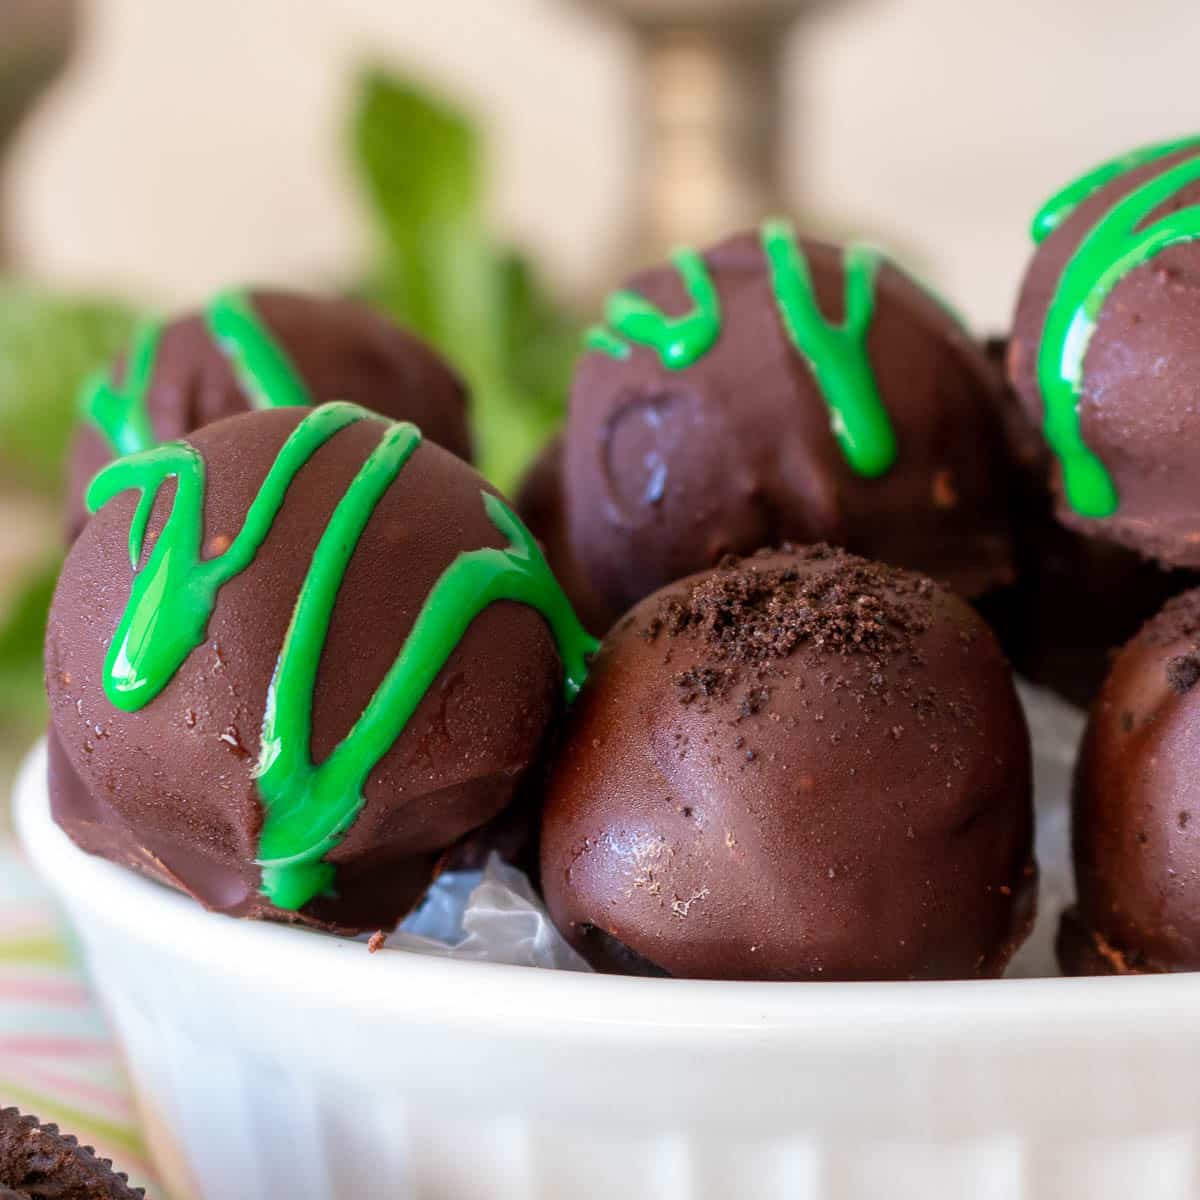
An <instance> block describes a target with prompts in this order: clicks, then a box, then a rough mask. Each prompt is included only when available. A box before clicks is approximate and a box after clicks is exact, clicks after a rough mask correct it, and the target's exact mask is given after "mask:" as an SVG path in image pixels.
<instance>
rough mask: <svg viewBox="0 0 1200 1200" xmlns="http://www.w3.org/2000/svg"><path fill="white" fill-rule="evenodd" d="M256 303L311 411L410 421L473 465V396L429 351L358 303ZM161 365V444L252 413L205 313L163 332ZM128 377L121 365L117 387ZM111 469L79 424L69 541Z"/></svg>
mask: <svg viewBox="0 0 1200 1200" xmlns="http://www.w3.org/2000/svg"><path fill="white" fill-rule="evenodd" d="M251 300H252V302H253V304H254V307H255V309H256V311H257V312H258V315H259V316H260V317H261V318H262V321H263V324H264V325H265V326H266V327H267V329H268V330H269V331H270V332H271V334H272V335H273V337H274V338H275V339H276V340H277V341H278V343H279V345H280V347H281V348H282V349H283V350H284V352H285V353H286V354H287V356H288V358H289V359H290V360H291V362H292V363H293V365H294V366H295V368H296V370H297V371H298V372H299V374H300V377H301V378H302V379H303V380H304V382H305V383H306V384H307V385H308V388H309V391H310V393H311V395H312V401H313V403H314V404H325V403H326V402H328V401H331V400H345V401H348V402H349V403H351V404H360V405H362V407H363V408H369V409H371V410H372V411H373V412H377V413H380V414H381V415H382V416H385V417H388V418H390V419H391V420H393V421H412V422H413V423H414V424H415V425H417V426H418V427H419V428H420V429H421V431H422V433H424V434H425V436H426V437H427V438H429V439H430V440H431V441H434V442H437V443H438V445H439V446H444V447H445V448H446V449H447V450H449V451H451V452H452V453H454V454H457V455H458V456H459V457H460V458H465V459H467V460H468V461H469V460H470V457H471V438H470V434H469V432H468V428H467V410H466V404H467V395H466V389H465V387H464V386H463V383H462V381H461V380H460V379H459V377H458V375H457V374H455V372H454V371H453V370H452V369H451V367H450V366H449V365H448V364H447V363H446V362H445V361H444V360H443V359H442V358H441V357H440V356H439V355H438V354H436V353H435V352H434V351H433V350H431V349H430V348H429V347H428V346H426V345H425V343H424V342H422V341H420V340H419V339H417V338H415V337H414V336H413V335H412V334H410V333H407V332H405V331H404V330H403V329H400V328H399V327H398V326H396V325H394V324H392V322H391V321H389V320H388V319H387V318H386V317H384V316H382V315H380V314H379V313H377V312H375V311H374V310H372V309H370V308H368V307H366V306H365V305H363V304H359V303H357V302H355V301H353V300H342V299H328V298H324V297H321V298H318V297H315V296H306V295H300V294H297V293H293V292H276V291H255V292H253V293H251ZM155 363H156V365H155V370H154V375H153V377H152V379H151V383H150V389H149V391H148V393H147V396H146V407H147V410H148V412H149V415H150V423H151V426H152V427H153V429H154V433H155V435H156V437H157V438H158V440H159V441H171V440H173V439H175V438H181V437H185V436H186V435H187V434H189V433H192V432H194V431H195V430H197V429H200V428H202V427H203V426H205V425H209V424H211V423H212V422H213V421H219V420H221V419H222V418H224V417H231V416H234V415H235V414H237V413H241V412H245V411H246V410H247V409H248V408H249V407H250V401H249V399H248V398H247V396H246V393H245V392H244V391H243V390H242V387H241V385H240V384H239V383H238V381H237V378H236V377H235V375H234V372H233V368H232V366H231V365H230V361H229V358H228V357H227V356H226V355H225V354H224V353H223V352H222V350H221V348H220V347H219V346H218V345H217V343H216V342H215V341H214V340H213V338H212V335H211V334H210V333H209V330H208V325H207V324H206V322H205V319H204V316H203V315H202V314H201V313H191V314H189V315H187V316H183V317H180V318H178V319H177V320H175V321H172V322H171V323H170V324H169V325H168V326H167V327H166V329H165V330H164V331H163V334H162V339H161V341H160V343H159V349H158V356H157V358H156V360H155ZM123 371H124V366H123V364H121V363H118V366H117V372H118V378H121V376H122V374H123ZM111 459H112V447H111V446H110V445H109V444H108V442H107V440H106V439H105V438H104V437H103V435H102V434H101V433H100V432H99V431H98V430H97V429H95V427H93V426H92V425H91V424H89V423H86V422H84V423H81V424H80V426H79V431H78V433H77V434H76V437H75V442H74V445H73V446H72V449H71V461H70V466H69V473H68V497H67V526H68V535H69V536H70V537H71V538H72V539H73V538H75V537H76V536H78V533H79V530H80V529H81V528H82V527H83V525H84V523H85V522H86V521H87V508H86V506H85V504H84V494H85V493H86V491H87V486H88V484H89V483H90V482H91V480H92V478H93V476H94V475H95V474H96V472H97V471H99V470H100V468H101V467H103V466H104V465H105V463H107V462H109V461H110V460H111Z"/></svg>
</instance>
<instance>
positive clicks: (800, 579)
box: [542, 546, 1036, 979]
mask: <svg viewBox="0 0 1200 1200" xmlns="http://www.w3.org/2000/svg"><path fill="white" fill-rule="evenodd" d="M1032 832H1033V819H1032V808H1031V777H1030V754H1029V739H1028V733H1027V731H1026V728H1025V722H1024V717H1023V715H1022V713H1021V709H1020V706H1019V704H1018V701H1017V698H1016V694H1015V692H1014V690H1013V684H1012V677H1011V673H1010V671H1009V668H1008V664H1007V663H1006V661H1005V660H1004V657H1003V655H1002V654H1001V653H1000V651H999V649H998V647H997V645H996V642H995V640H994V638H993V637H992V635H991V633H990V631H989V630H988V629H987V627H986V626H985V625H984V624H983V622H982V621H981V620H980V619H979V618H978V617H977V616H976V614H975V613H974V612H973V611H972V610H971V609H970V607H969V606H967V605H966V604H965V603H964V602H963V601H961V600H959V599H958V598H957V597H955V596H954V595H953V594H951V593H950V592H949V591H947V590H945V589H944V588H942V587H941V586H939V585H937V584H935V583H933V582H932V581H931V580H929V579H927V578H924V577H922V576H919V575H916V574H913V573H911V572H908V571H903V570H899V569H896V568H891V567H886V566H883V565H881V564H879V563H873V562H870V561H868V560H865V559H862V558H858V557H856V556H854V555H851V554H847V553H845V552H843V551H840V550H835V549H831V548H829V547H825V546H817V547H811V548H808V549H803V550H796V549H792V548H787V547H785V548H784V549H782V550H779V551H774V552H762V553H760V554H757V555H755V556H753V557H750V558H745V559H735V558H728V559H726V560H724V561H723V562H722V563H721V564H720V565H719V566H718V567H717V568H716V569H715V570H712V571H708V572H704V573H702V574H699V575H693V576H691V577H689V578H687V579H685V580H683V581H681V582H679V583H677V584H674V585H671V586H669V587H667V588H665V589H663V590H662V591H660V592H658V593H656V594H654V595H653V596H650V597H648V598H647V599H646V600H644V601H643V602H642V603H641V604H639V605H638V606H637V607H636V608H634V609H633V611H632V612H631V613H629V614H628V616H627V617H625V618H624V619H623V620H622V621H621V622H619V623H618V624H617V626H616V628H615V629H614V630H613V631H612V632H611V633H610V634H609V636H608V638H607V639H606V641H605V643H604V644H603V647H602V649H601V651H600V654H599V655H598V657H597V659H596V662H595V664H594V669H593V673H592V677H591V679H590V681H589V683H588V685H587V687H586V688H585V689H584V691H583V694H582V696H581V697H580V700H579V703H578V704H577V706H576V708H575V710H574V712H573V713H572V715H571V717H570V720H569V723H568V728H567V732H566V735H565V737H564V740H563V744H562V747H561V749H560V750H559V752H558V755H557V757H556V759H555V762H554V764H553V766H552V769H551V772H550V779H549V785H548V789H547V799H546V807H545V812H544V824H543V835H542V877H543V887H544V889H545V893H546V899H547V903H548V906H549V908H550V912H551V915H552V916H553V917H554V919H555V921H556V923H557V924H558V926H559V928H560V929H562V930H563V932H564V933H565V934H566V936H567V937H568V938H570V940H571V941H572V942H573V944H574V945H575V946H576V947H577V948H579V949H580V950H581V951H582V952H583V953H584V954H585V955H587V956H588V957H589V958H590V959H591V961H592V962H593V963H594V964H595V965H597V966H599V967H601V968H605V969H612V970H630V969H639V970H643V971H647V972H653V973H661V974H668V975H675V976H687V977H694V978H729V979H905V978H954V977H964V978H966V977H979V976H995V975H999V974H1000V973H1002V971H1003V970H1004V967H1005V965H1006V964H1007V962H1008V960H1009V958H1010V957H1011V955H1012V953H1013V952H1014V951H1015V949H1016V948H1017V946H1018V945H1020V943H1021V941H1022V940H1023V938H1024V936H1025V934H1026V933H1027V931H1028V928H1029V924H1030V921H1031V919H1032V914H1033V905H1034V891H1035V885H1036V870H1035V867H1034V864H1033V858H1032Z"/></svg>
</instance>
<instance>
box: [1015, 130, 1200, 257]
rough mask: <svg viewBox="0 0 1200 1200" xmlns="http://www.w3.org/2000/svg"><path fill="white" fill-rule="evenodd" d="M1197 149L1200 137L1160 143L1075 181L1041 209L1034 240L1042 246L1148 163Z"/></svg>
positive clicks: (1192, 136) (1136, 151)
mask: <svg viewBox="0 0 1200 1200" xmlns="http://www.w3.org/2000/svg"><path fill="white" fill-rule="evenodd" d="M1193 146H1200V137H1197V136H1196V135H1195V134H1191V135H1190V136H1188V137H1183V138H1175V139H1174V140H1172V141H1169V142H1158V143H1156V144H1155V145H1153V146H1143V147H1141V148H1140V149H1138V150H1131V151H1129V153H1127V154H1121V155H1118V156H1117V157H1116V158H1110V159H1109V160H1108V161H1107V162H1104V163H1101V164H1100V165H1099V166H1098V167H1093V168H1092V170H1090V171H1088V172H1087V173H1086V174H1084V175H1081V176H1080V177H1079V178H1078V179H1073V180H1072V181H1071V182H1070V183H1068V184H1067V186H1066V187H1065V188H1063V189H1062V190H1061V191H1058V192H1055V193H1054V195H1053V196H1051V197H1050V199H1049V200H1047V201H1046V203H1045V204H1043V205H1042V207H1041V208H1040V209H1038V212H1037V215H1036V216H1035V217H1034V218H1033V230H1032V233H1033V240H1034V241H1035V242H1037V243H1039V244H1040V243H1041V242H1044V241H1045V240H1046V239H1047V238H1048V237H1049V236H1050V235H1051V234H1052V233H1053V232H1054V231H1055V230H1056V229H1057V228H1058V227H1059V226H1060V225H1061V224H1062V223H1063V222H1064V221H1065V220H1067V218H1068V217H1070V215H1071V214H1072V213H1073V212H1074V211H1075V210H1076V209H1077V208H1078V207H1079V206H1080V205H1081V204H1082V203H1083V202H1084V201H1085V200H1087V199H1088V198H1089V197H1090V196H1094V195H1095V194H1096V193H1097V192H1098V191H1100V189H1101V188H1103V187H1107V186H1108V185H1109V184H1110V183H1112V181H1113V180H1114V179H1119V178H1120V177H1121V176H1122V175H1126V174H1128V173H1129V172H1130V171H1133V170H1135V169H1136V168H1138V167H1142V166H1145V165H1146V164H1147V163H1151V162H1157V161H1158V159H1160V158H1166V157H1167V156H1168V155H1171V154H1177V153H1178V152H1179V151H1181V150H1189V149H1191V148H1192V147H1193Z"/></svg>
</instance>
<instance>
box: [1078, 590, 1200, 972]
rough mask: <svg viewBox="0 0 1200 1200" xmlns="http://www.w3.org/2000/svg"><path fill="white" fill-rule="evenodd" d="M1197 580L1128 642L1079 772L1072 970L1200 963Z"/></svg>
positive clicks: (1094, 717)
mask: <svg viewBox="0 0 1200 1200" xmlns="http://www.w3.org/2000/svg"><path fill="white" fill-rule="evenodd" d="M1198 682H1200V590H1197V591H1191V592H1186V593H1185V594H1184V595H1182V596H1179V597H1177V598H1176V599H1174V600H1172V601H1171V602H1170V603H1168V604H1167V606H1166V608H1164V609H1163V611H1162V612H1161V613H1160V614H1159V615H1158V616H1156V617H1155V618H1154V619H1153V620H1151V621H1149V622H1148V623H1147V624H1146V626H1145V628H1143V629H1142V630H1141V632H1140V633H1138V635H1137V636H1136V637H1135V638H1134V639H1133V640H1132V641H1131V642H1130V643H1129V644H1128V645H1127V646H1126V647H1125V648H1124V649H1123V650H1122V651H1121V653H1120V654H1119V655H1118V657H1117V660H1116V663H1115V664H1114V665H1113V669H1112V673H1111V674H1110V675H1109V677H1108V679H1107V680H1106V681H1105V684H1104V687H1103V689H1102V690H1101V692H1100V696H1099V698H1098V699H1097V701H1096V703H1095V705H1094V706H1093V708H1092V712H1091V716H1090V719H1089V721H1088V728H1087V733H1086V735H1085V737H1084V741H1083V747H1082V749H1081V750H1080V754H1079V761H1078V763H1077V765H1076V771H1075V795H1074V812H1073V844H1074V853H1075V881H1076V889H1077V892H1078V897H1079V899H1078V903H1077V907H1076V909H1075V910H1073V911H1072V912H1071V913H1069V914H1068V915H1067V917H1066V918H1065V919H1064V922H1063V926H1062V930H1061V932H1060V937H1059V956H1060V960H1061V962H1062V966H1063V969H1064V970H1065V971H1067V972H1068V973H1070V974H1127V973H1143V972H1159V971H1195V970H1198V969H1200V870H1198V868H1200V687H1198V686H1196V685H1197V683H1198Z"/></svg>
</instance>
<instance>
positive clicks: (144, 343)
mask: <svg viewBox="0 0 1200 1200" xmlns="http://www.w3.org/2000/svg"><path fill="white" fill-rule="evenodd" d="M204 317H205V321H206V322H207V324H208V327H209V331H210V332H211V333H212V336H213V340H214V341H215V342H216V343H217V345H218V346H219V347H220V348H221V351H222V353H224V354H225V356H226V357H227V358H228V359H229V362H230V365H231V367H232V368H233V373H234V375H235V376H236V378H237V381H238V384H239V385H240V386H241V388H242V390H243V391H244V392H245V393H246V395H247V397H248V398H249V400H250V404H251V406H252V407H254V408H286V407H291V406H303V405H309V404H311V403H312V397H311V396H310V395H309V391H308V387H307V386H306V385H305V383H304V380H303V379H302V378H301V376H300V373H299V371H297V370H296V367H295V366H294V364H293V363H292V362H291V360H290V359H289V358H288V356H287V354H286V353H285V352H284V350H283V348H282V347H281V346H280V345H279V343H278V342H277V341H276V340H275V338H273V337H272V336H271V333H270V331H269V330H268V329H267V327H266V325H265V324H264V322H263V320H262V318H261V317H260V316H259V315H258V313H257V312H255V310H254V305H253V303H252V301H251V299H250V296H249V294H248V293H246V292H241V291H226V292H221V293H219V294H218V295H217V296H215V297H214V298H213V299H212V300H211V301H210V302H209V303H208V305H207V306H206V307H205V310H204ZM162 334H163V324H162V322H161V321H146V322H143V323H142V325H140V326H139V327H138V329H137V330H136V331H135V332H134V335H133V341H132V344H131V346H130V351H129V358H128V368H127V370H126V372H125V380H124V382H123V383H122V384H121V385H119V386H118V385H117V384H116V383H114V382H113V377H112V375H111V374H110V373H108V372H104V371H102V372H97V373H96V374H95V375H93V376H92V377H91V378H90V379H88V381H87V383H86V384H85V385H84V389H83V394H82V396H81V398H80V407H81V409H82V411H83V415H84V417H85V418H87V419H88V420H89V421H91V423H92V424H93V425H94V426H95V427H96V428H97V429H98V430H99V431H100V432H101V433H102V434H103V435H104V437H105V439H106V440H107V441H108V444H109V446H110V447H111V448H112V451H113V453H114V454H117V455H122V454H136V453H138V452H139V451H142V450H148V449H150V447H151V446H153V445H154V444H155V441H156V439H155V437H154V430H153V429H152V428H151V424H150V415H149V412H148V411H147V407H146V398H147V396H148V394H149V391H150V383H151V381H152V379H153V378H154V368H155V365H156V363H157V359H158V350H159V344H160V342H161V341H162Z"/></svg>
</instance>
